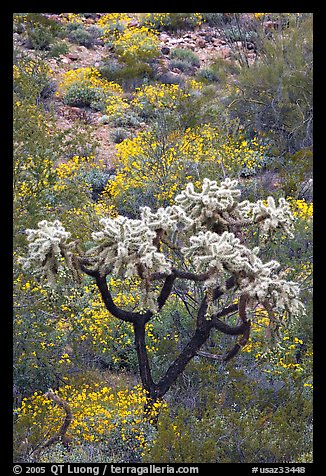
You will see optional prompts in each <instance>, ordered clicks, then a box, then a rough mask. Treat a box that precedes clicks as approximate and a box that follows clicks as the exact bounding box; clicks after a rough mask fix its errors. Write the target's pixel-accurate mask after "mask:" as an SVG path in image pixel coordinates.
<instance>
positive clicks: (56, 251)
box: [20, 220, 79, 285]
mask: <svg viewBox="0 0 326 476" xmlns="http://www.w3.org/2000/svg"><path fill="white" fill-rule="evenodd" d="M26 234H27V239H28V241H29V245H28V256H27V257H26V258H21V260H20V261H21V263H22V265H23V269H30V268H32V269H34V271H36V272H37V273H39V274H40V275H45V276H46V278H47V279H48V281H49V283H50V284H51V285H54V284H55V278H56V275H57V273H58V270H59V269H60V268H62V265H63V262H64V263H65V264H66V266H67V267H68V268H69V269H70V270H71V271H72V272H73V274H74V276H79V275H78V264H77V262H76V261H75V260H74V259H73V252H74V251H75V249H76V246H77V242H75V241H72V242H70V243H68V240H69V238H70V236H71V234H70V233H69V232H67V231H66V230H65V228H64V227H63V226H62V224H61V222H60V221H58V220H55V221H54V222H48V221H47V220H43V221H40V222H39V223H38V229H36V230H35V229H28V230H26Z"/></svg>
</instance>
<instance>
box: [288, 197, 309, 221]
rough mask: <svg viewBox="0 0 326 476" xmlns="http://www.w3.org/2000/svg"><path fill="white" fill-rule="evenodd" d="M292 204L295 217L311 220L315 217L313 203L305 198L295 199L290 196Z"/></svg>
mask: <svg viewBox="0 0 326 476" xmlns="http://www.w3.org/2000/svg"><path fill="white" fill-rule="evenodd" d="M288 200H289V202H290V204H291V208H292V213H293V215H294V216H295V217H298V218H301V219H303V220H306V221H309V220H310V219H312V217H313V203H312V202H311V203H307V202H306V200H304V199H296V200H295V199H293V198H291V197H288Z"/></svg>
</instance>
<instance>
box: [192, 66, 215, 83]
mask: <svg viewBox="0 0 326 476" xmlns="http://www.w3.org/2000/svg"><path fill="white" fill-rule="evenodd" d="M197 77H198V78H199V79H200V80H202V81H207V82H218V81H220V76H219V75H218V74H217V72H216V71H214V69H213V68H210V67H205V68H200V70H198V72H197Z"/></svg>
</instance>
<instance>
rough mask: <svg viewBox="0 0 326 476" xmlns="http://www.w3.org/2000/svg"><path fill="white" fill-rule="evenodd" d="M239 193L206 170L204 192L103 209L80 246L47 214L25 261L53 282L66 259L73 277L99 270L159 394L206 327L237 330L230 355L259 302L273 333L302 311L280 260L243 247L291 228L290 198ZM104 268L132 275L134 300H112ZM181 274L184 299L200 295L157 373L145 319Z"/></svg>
mask: <svg viewBox="0 0 326 476" xmlns="http://www.w3.org/2000/svg"><path fill="white" fill-rule="evenodd" d="M240 196H241V192H240V190H239V189H238V188H237V181H236V180H230V179H226V180H225V181H223V182H221V184H220V185H218V184H217V182H216V181H211V180H209V179H204V182H203V186H202V190H201V191H200V192H196V191H195V190H194V186H193V184H192V183H188V185H187V186H186V188H185V190H183V191H182V192H181V193H180V194H179V195H177V196H176V198H175V202H176V205H173V206H168V207H166V208H159V209H158V210H157V211H151V209H150V208H149V207H143V208H141V209H140V218H139V219H130V218H127V217H125V216H118V217H116V218H103V219H101V220H100V225H101V227H102V228H101V230H100V231H98V232H95V233H93V234H92V238H93V240H94V242H95V243H94V245H93V246H92V247H91V248H90V249H88V250H87V251H86V252H82V251H81V249H80V248H79V245H78V243H77V242H74V241H69V239H70V233H69V232H67V231H66V230H65V229H64V227H63V226H62V224H61V223H60V222H59V221H54V222H48V221H46V220H44V221H41V222H40V223H39V224H38V229H37V230H26V233H27V236H28V240H29V242H30V243H29V255H28V256H27V257H26V258H22V263H23V267H24V268H25V269H29V268H31V269H34V270H35V271H36V272H38V273H39V274H40V275H41V276H44V277H45V278H46V279H47V280H48V281H49V283H50V284H52V285H55V280H56V278H57V275H58V274H60V270H61V269H64V268H66V269H69V270H71V272H72V275H73V277H74V278H75V279H76V280H80V279H81V272H83V273H86V274H87V275H89V276H91V277H92V278H94V279H95V281H96V284H97V286H98V289H99V291H100V293H101V296H102V299H103V302H104V304H105V306H106V308H107V309H108V311H109V312H110V313H111V314H112V315H113V316H115V317H116V318H117V319H121V320H123V321H126V322H130V323H132V325H133V329H134V334H135V348H136V351H137V356H138V362H139V371H140V377H141V381H142V384H143V386H144V388H145V389H146V390H147V391H148V393H149V397H150V399H151V401H155V400H157V399H159V398H161V397H163V396H164V395H165V393H166V392H167V391H168V390H169V388H170V387H171V385H172V384H173V383H174V382H175V381H176V379H177V378H178V376H179V375H180V374H181V373H182V372H183V370H184V369H185V367H186V365H187V363H188V362H189V361H190V360H191V359H192V358H193V357H194V356H195V355H196V354H197V352H198V351H199V350H200V348H201V347H202V346H203V344H204V343H205V342H206V341H207V339H208V338H209V336H210V333H211V332H212V331H214V330H218V331H220V332H222V333H224V334H227V335H230V336H239V340H238V341H237V342H236V344H235V346H234V347H233V348H232V349H231V350H230V351H229V352H227V353H226V355H225V356H224V358H223V360H224V361H228V360H229V359H230V358H232V357H233V356H235V355H236V353H237V352H238V351H239V349H240V348H241V347H242V346H244V345H245V344H246V343H247V341H248V339H249V335H250V325H251V319H252V318H253V316H254V315H255V313H254V312H253V311H254V310H255V308H256V307H257V306H263V307H264V308H265V309H266V311H267V313H268V316H269V326H270V331H271V332H270V333H271V335H276V334H277V331H278V328H279V327H280V326H281V325H284V323H288V322H290V319H291V317H298V316H300V315H301V314H303V313H304V306H303V304H302V303H301V301H300V300H299V291H300V290H299V286H298V285H297V284H296V283H295V282H292V281H287V280H285V279H283V277H282V273H281V272H280V273H279V272H277V271H276V270H277V268H279V263H277V262H276V261H269V262H267V263H263V261H262V260H261V259H260V258H259V257H258V253H259V248H258V247H256V248H253V249H250V247H249V234H250V232H252V231H253V230H254V231H257V232H258V233H259V238H260V240H261V241H267V240H268V239H269V238H270V237H271V235H272V233H273V232H274V231H275V230H276V229H282V232H283V233H284V232H285V233H286V234H289V235H291V228H292V227H293V220H294V219H293V215H292V213H291V211H290V207H289V204H288V203H287V202H286V201H285V199H283V198H281V199H280V200H279V204H278V205H276V203H275V201H274V199H273V198H272V197H269V198H268V200H267V202H265V203H264V202H263V201H261V200H259V201H258V202H256V203H252V202H249V201H248V200H245V201H240ZM109 275H112V276H115V277H118V278H120V279H125V278H128V279H130V278H132V279H135V280H137V282H138V285H139V289H140V294H141V301H140V303H139V304H137V306H134V307H133V308H130V309H128V308H125V309H122V308H120V307H118V306H117V305H116V303H115V302H114V298H113V296H112V294H111V292H110V290H109V287H108V284H107V277H108V276H109ZM180 282H181V283H182V292H183V297H182V300H183V302H184V305H185V306H186V307H187V306H188V303H189V300H190V299H191V300H192V303H194V302H195V303H197V317H196V323H195V330H194V332H193V335H192V337H191V338H190V340H189V341H188V343H187V344H186V345H185V347H184V348H183V349H182V350H181V351H180V354H179V355H178V356H177V357H176V359H175V360H174V361H173V362H172V363H171V365H170V366H169V368H168V369H167V371H166V372H165V374H164V375H163V376H162V377H161V379H160V380H159V381H158V382H154V381H153V378H152V373H151V365H150V361H149V357H148V353H147V350H146V342H145V328H146V325H147V324H148V323H149V322H150V321H151V320H152V319H154V317H155V315H157V313H159V312H160V311H161V309H162V308H163V306H164V305H165V303H166V302H167V300H168V299H169V298H170V297H171V296H172V295H173V293H174V290H177V291H178V294H179V295H180V292H179V291H180V289H177V286H178V283H180ZM225 318H228V322H226V320H225ZM236 319H237V322H235V320H236ZM221 359H222V358H221Z"/></svg>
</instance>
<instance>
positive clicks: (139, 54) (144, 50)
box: [114, 26, 159, 63]
mask: <svg viewBox="0 0 326 476" xmlns="http://www.w3.org/2000/svg"><path fill="white" fill-rule="evenodd" d="M114 48H115V51H116V53H117V54H118V55H119V57H120V58H121V59H122V61H124V62H126V63H132V62H136V61H139V60H140V61H149V60H151V59H153V58H155V57H157V56H158V55H159V39H158V36H157V34H156V33H155V32H154V31H153V30H150V29H149V28H146V27H145V26H142V27H130V28H127V29H125V30H124V31H123V32H122V33H121V35H119V36H118V38H117V39H116V40H115V41H114Z"/></svg>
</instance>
